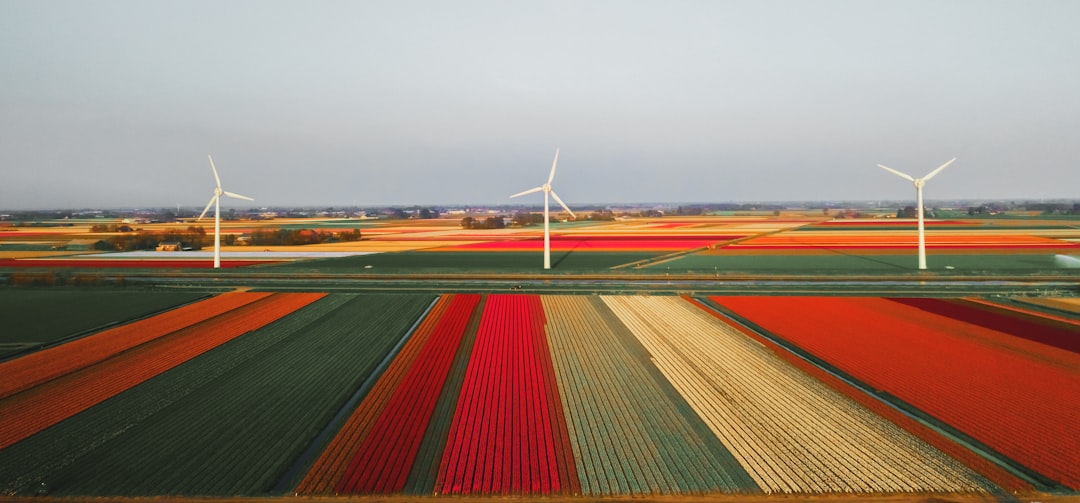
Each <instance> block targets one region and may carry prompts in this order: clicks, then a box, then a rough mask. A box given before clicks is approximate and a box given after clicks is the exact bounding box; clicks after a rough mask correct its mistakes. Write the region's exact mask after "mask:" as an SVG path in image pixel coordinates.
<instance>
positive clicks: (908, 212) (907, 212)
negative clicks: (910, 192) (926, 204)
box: [896, 206, 917, 218]
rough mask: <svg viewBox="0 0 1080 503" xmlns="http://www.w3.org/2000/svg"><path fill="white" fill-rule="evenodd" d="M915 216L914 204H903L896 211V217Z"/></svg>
mask: <svg viewBox="0 0 1080 503" xmlns="http://www.w3.org/2000/svg"><path fill="white" fill-rule="evenodd" d="M916 216H917V215H916V212H915V207H914V206H904V207H903V208H900V209H899V210H897V211H896V218H915V217H916Z"/></svg>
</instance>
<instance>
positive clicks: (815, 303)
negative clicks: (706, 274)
mask: <svg viewBox="0 0 1080 503" xmlns="http://www.w3.org/2000/svg"><path fill="white" fill-rule="evenodd" d="M712 300H714V301H716V302H717V303H719V304H720V305H722V306H724V307H726V308H728V309H730V310H731V311H732V312H734V313H736V314H738V315H739V316H743V317H745V318H747V319H749V320H752V321H753V322H754V323H755V324H757V325H759V326H761V327H763V328H764V329H766V330H768V331H769V332H772V333H774V334H776V335H778V336H780V337H782V338H783V339H785V340H787V341H790V342H792V343H795V344H797V345H799V346H800V347H802V348H803V349H805V350H807V351H809V352H810V353H812V354H814V355H815V356H818V357H820V358H822V359H824V360H826V361H828V362H830V363H831V364H833V365H835V366H836V367H837V368H839V369H841V370H843V371H844V372H847V373H849V374H850V375H852V376H854V377H856V378H858V379H860V380H862V381H864V382H866V383H868V384H870V385H871V386H873V387H874V388H875V389H880V390H884V391H887V392H889V393H891V394H893V395H895V396H897V397H898V398H900V399H902V400H904V401H906V402H908V403H910V404H912V405H914V406H915V407H918V408H919V409H920V410H922V411H924V412H926V413H928V414H930V415H931V416H934V417H936V418H938V419H941V420H942V421H944V422H946V423H948V424H950V425H952V426H954V427H956V428H957V429H959V430H960V431H962V432H964V433H966V434H968V435H970V436H971V437H973V438H974V439H976V440H977V441H979V442H981V443H983V444H985V445H986V446H988V447H990V448H991V449H994V450H995V451H997V452H1000V453H1002V454H1003V455H1005V456H1007V457H1008V458H1010V459H1012V460H1015V461H1016V462H1018V463H1021V464H1022V465H1024V466H1027V467H1030V468H1032V469H1034V470H1036V471H1037V472H1039V473H1041V474H1043V475H1045V476H1046V477H1049V478H1050V479H1052V480H1053V481H1056V482H1058V483H1060V484H1063V485H1065V486H1068V487H1070V488H1073V489H1077V488H1080V353H1078V352H1077V347H1076V341H1077V340H1078V339H1080V323H1076V322H1066V321H1063V320H1062V321H1055V322H1053V323H1051V322H1049V320H1047V322H1046V323H1040V322H1041V321H1042V320H1039V319H1036V318H1033V317H1034V316H1035V315H1034V314H1033V313H1031V314H1030V315H1029V316H1024V317H1019V316H1015V315H1014V314H1012V313H1009V312H1008V311H1005V310H998V311H997V312H995V311H990V312H987V311H985V310H984V309H985V308H986V306H985V305H982V304H978V303H972V302H969V301H950V300H943V299H882V298H839V297H714V298H713V299H712ZM777 312H783V313H784V316H776V315H775V313H777ZM995 317H997V318H1004V319H1011V323H1004V322H999V323H996V328H990V327H989V326H986V325H987V323H984V322H983V321H984V320H988V321H993V320H994V319H995ZM1034 334H1037V335H1035V336H1033V335H1034ZM1006 404H1007V405H1006Z"/></svg>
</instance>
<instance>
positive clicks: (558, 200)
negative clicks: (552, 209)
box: [551, 190, 577, 218]
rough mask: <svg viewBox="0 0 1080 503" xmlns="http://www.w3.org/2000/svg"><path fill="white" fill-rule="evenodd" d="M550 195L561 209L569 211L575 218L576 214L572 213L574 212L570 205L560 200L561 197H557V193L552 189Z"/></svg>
mask: <svg viewBox="0 0 1080 503" xmlns="http://www.w3.org/2000/svg"><path fill="white" fill-rule="evenodd" d="M551 197H552V198H554V199H555V202H557V203H559V206H562V209H564V210H566V212H567V213H569V214H570V216H572V217H574V218H577V215H574V212H573V211H572V210H571V209H570V207H569V206H567V205H566V203H564V202H562V199H559V195H558V194H556V193H555V191H554V190H553V191H551Z"/></svg>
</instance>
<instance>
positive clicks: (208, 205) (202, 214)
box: [196, 194, 218, 220]
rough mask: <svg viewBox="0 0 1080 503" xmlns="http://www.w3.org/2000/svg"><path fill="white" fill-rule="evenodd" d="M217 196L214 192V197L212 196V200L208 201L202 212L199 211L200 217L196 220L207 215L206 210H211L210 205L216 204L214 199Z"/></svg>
mask: <svg viewBox="0 0 1080 503" xmlns="http://www.w3.org/2000/svg"><path fill="white" fill-rule="evenodd" d="M217 198H218V196H217V194H214V197H211V198H210V202H209V203H206V208H203V210H202V213H199V218H196V220H202V217H205V216H206V212H208V211H210V207H211V206H213V205H214V201H216V200H217Z"/></svg>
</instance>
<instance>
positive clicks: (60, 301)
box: [0, 289, 207, 359]
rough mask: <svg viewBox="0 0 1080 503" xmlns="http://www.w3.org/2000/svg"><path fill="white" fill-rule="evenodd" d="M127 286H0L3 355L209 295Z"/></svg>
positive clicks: (9, 354) (0, 339)
mask: <svg viewBox="0 0 1080 503" xmlns="http://www.w3.org/2000/svg"><path fill="white" fill-rule="evenodd" d="M206 296H207V294H205V293H191V292H152V291H128V290H106V289H101V290H93V289H91V290H68V289H63V290H60V289H45V290H39V289H0V323H2V324H3V325H2V326H3V327H4V329H3V330H2V331H0V359H3V358H5V357H8V356H11V355H13V354H15V353H18V352H20V351H23V350H25V349H29V348H34V347H40V346H41V345H44V344H49V343H51V342H55V341H59V340H62V339H64V338H67V337H71V336H75V335H78V334H81V333H84V332H89V331H97V330H99V329H103V328H107V327H109V326H112V325H118V324H121V323H125V322H128V321H131V320H134V319H136V318H141V317H143V316H147V315H150V314H154V313H157V312H159V311H162V310H165V309H169V308H172V307H175V306H179V305H181V304H186V303H188V302H191V301H194V300H196V299H200V298H203V297H206Z"/></svg>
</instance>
